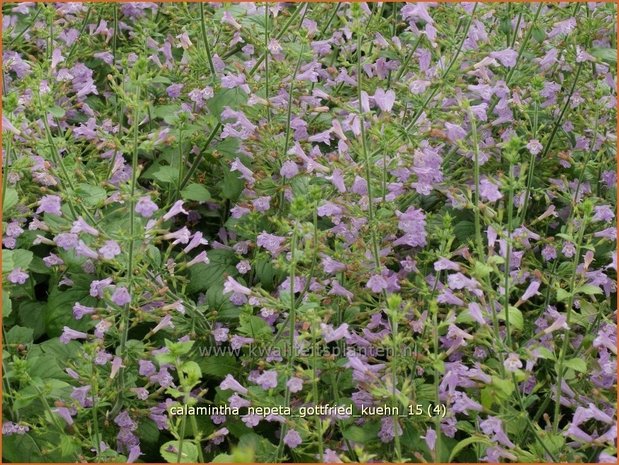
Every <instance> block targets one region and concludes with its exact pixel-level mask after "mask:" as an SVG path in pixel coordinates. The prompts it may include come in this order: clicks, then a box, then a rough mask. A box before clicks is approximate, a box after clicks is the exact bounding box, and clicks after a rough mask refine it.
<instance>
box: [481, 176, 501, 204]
mask: <svg viewBox="0 0 619 465" xmlns="http://www.w3.org/2000/svg"><path fill="white" fill-rule="evenodd" d="M479 195H481V197H482V198H483V199H485V200H487V201H489V202H496V201H497V200H499V199H501V198H503V194H501V192H499V188H498V187H497V185H496V184H494V183H493V182H491V181H489V180H488V179H487V178H484V179H482V180H481V181H480V182H479Z"/></svg>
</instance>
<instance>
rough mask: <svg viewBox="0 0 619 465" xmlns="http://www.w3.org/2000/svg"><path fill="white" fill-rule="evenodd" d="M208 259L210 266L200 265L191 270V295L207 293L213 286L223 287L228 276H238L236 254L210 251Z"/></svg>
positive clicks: (217, 250)
mask: <svg viewBox="0 0 619 465" xmlns="http://www.w3.org/2000/svg"><path fill="white" fill-rule="evenodd" d="M208 258H209V263H208V264H204V263H198V264H197V265H194V266H192V267H191V268H190V273H189V274H190V283H189V292H190V293H193V292H201V291H206V290H207V289H209V288H210V287H212V286H217V285H220V286H223V282H224V280H225V279H226V278H225V276H226V275H231V276H236V275H237V270H236V268H235V264H236V259H235V257H234V252H232V251H230V250H225V249H215V250H210V251H209V253H208Z"/></svg>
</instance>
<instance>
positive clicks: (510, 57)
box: [490, 48, 518, 68]
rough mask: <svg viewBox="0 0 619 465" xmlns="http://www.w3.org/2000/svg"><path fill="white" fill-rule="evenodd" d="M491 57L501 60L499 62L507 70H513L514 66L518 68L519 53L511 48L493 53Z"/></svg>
mask: <svg viewBox="0 0 619 465" xmlns="http://www.w3.org/2000/svg"><path fill="white" fill-rule="evenodd" d="M490 56H491V57H492V58H496V59H497V60H499V62H501V64H502V65H503V66H505V67H506V68H513V67H514V66H516V58H517V57H518V52H516V51H515V50H512V49H511V48H506V49H505V50H500V51H498V52H492V53H491V54H490Z"/></svg>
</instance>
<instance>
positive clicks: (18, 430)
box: [2, 421, 30, 436]
mask: <svg viewBox="0 0 619 465" xmlns="http://www.w3.org/2000/svg"><path fill="white" fill-rule="evenodd" d="M28 431H30V428H29V427H28V426H26V425H20V424H18V423H13V422H12V421H5V422H4V423H2V435H3V436H11V435H12V434H26V433H27V432H28Z"/></svg>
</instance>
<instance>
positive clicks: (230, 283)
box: [224, 276, 251, 295]
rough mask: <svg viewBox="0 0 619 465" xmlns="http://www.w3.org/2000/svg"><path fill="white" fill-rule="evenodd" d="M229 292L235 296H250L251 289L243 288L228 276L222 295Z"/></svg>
mask: <svg viewBox="0 0 619 465" xmlns="http://www.w3.org/2000/svg"><path fill="white" fill-rule="evenodd" d="M231 292H232V293H235V294H244V295H251V289H249V288H247V287H245V286H243V285H242V284H241V283H239V282H238V281H237V280H236V279H234V278H233V277H232V276H228V278H227V279H226V281H225V282H224V294H229V293H231Z"/></svg>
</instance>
